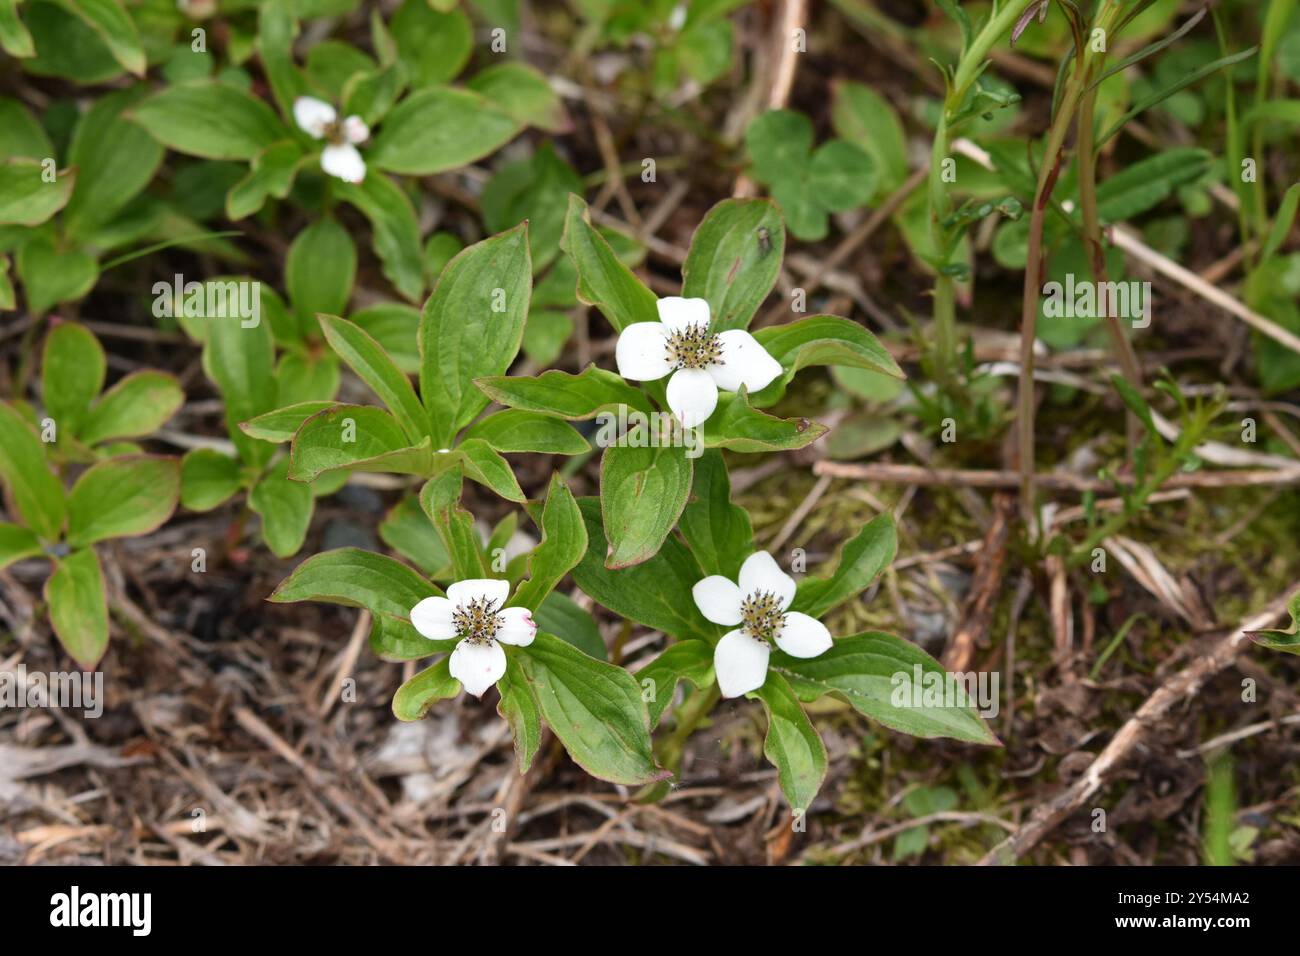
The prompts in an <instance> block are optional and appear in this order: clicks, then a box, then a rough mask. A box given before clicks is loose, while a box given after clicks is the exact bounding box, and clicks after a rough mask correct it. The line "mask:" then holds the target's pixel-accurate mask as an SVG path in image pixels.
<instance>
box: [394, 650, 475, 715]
mask: <svg viewBox="0 0 1300 956" xmlns="http://www.w3.org/2000/svg"><path fill="white" fill-rule="evenodd" d="M450 661H451V658H450V657H444V658H443V659H442V660H440V661H438V663H436V664H434V665H432V666H430V667H426V668H425V669H424V670H422V671H420V673H418V674H416V675H415V676H414V677H412V678H411V679H410V680H408V681H407V682H406V683H405V684H403V685H402V686H401V687H399V688H397V693H396V694H394V695H393V715H394V716H395V717H396V718H397V719H398V720H419V719H420V718H421V717H423V716H424V715H425V714H426V713H428V711H429V708H430V707H432V706H433V704H434V703H436V702H437V701H440V700H445V699H447V698H448V697H455V696H456V695H457V694H459V693H460V681H458V680H456V678H454V677H452V676H451V665H450Z"/></svg>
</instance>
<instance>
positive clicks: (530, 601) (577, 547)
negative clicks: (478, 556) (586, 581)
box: [510, 475, 587, 611]
mask: <svg viewBox="0 0 1300 956" xmlns="http://www.w3.org/2000/svg"><path fill="white" fill-rule="evenodd" d="M541 528H542V540H541V542H540V543H539V544H538V545H537V547H536V548H534V549H533V553H532V554H531V555H530V556H529V558H528V579H527V580H525V581H523V582H521V583H520V585H519V588H518V590H516V591H515V596H514V599H513V600H512V601H511V602H510V603H511V604H513V605H516V606H518V607H526V608H528V609H529V610H531V611H536V610H537V609H538V608H539V607H540V606H541V604H542V602H543V601H544V600H545V599H546V597H547V595H549V594H550V593H551V591H552V590H554V588H555V586H556V585H557V584H559V583H560V581H561V580H563V578H564V576H565V575H566V574H568V573H569V572H570V571H571V570H573V568H575V567H576V566H577V565H578V562H580V561H581V560H582V558H583V555H585V554H586V553H587V529H586V526H585V525H584V524H583V520H582V512H581V511H580V510H578V503H577V501H575V500H574V498H573V493H572V492H571V491H569V488H568V486H567V485H566V484H565V483H564V481H563V480H562V479H561V478H560V476H559V475H552V476H551V484H550V487H549V488H547V490H546V506H545V507H544V508H543V509H542V520H541Z"/></svg>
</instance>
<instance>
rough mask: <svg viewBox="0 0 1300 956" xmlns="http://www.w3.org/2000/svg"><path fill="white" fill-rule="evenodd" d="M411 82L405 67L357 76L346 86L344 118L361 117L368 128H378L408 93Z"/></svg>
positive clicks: (344, 89)
mask: <svg viewBox="0 0 1300 956" xmlns="http://www.w3.org/2000/svg"><path fill="white" fill-rule="evenodd" d="M408 78H409V75H408V71H407V69H406V67H405V66H404V65H403V64H401V63H392V64H390V65H388V66H386V67H383V68H382V69H372V70H369V71H367V72H365V73H356V74H353V76H352V77H351V78H350V79H349V80H348V81H347V83H345V84H344V86H343V97H342V99H343V115H344V116H360V117H361V118H362V120H364V121H365V123H366V125H367V126H371V127H373V126H377V125H378V124H379V122H380V121H381V120H382V119H383V118H384V117H385V116H386V115H388V111H389V110H391V109H392V108H393V104H394V103H396V102H397V98H398V97H399V96H401V95H402V93H403V91H405V89H406V82H407V79H408Z"/></svg>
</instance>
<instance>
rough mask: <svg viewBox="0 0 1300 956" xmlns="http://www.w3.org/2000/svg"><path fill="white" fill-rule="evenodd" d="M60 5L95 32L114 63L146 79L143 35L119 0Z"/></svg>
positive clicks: (63, 1)
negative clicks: (141, 40)
mask: <svg viewBox="0 0 1300 956" xmlns="http://www.w3.org/2000/svg"><path fill="white" fill-rule="evenodd" d="M59 5H60V6H62V7H63V8H64V9H66V10H68V11H69V12H70V13H73V14H75V15H76V16H77V17H78V18H79V19H81V20H82V22H84V23H85V24H86V26H88V27H90V28H91V29H92V30H94V31H95V33H96V34H97V35H98V36H99V38H100V39H101V40H103V41H104V45H105V46H106V47H108V50H109V52H110V53H112V54H113V59H115V60H117V62H118V63H121V64H122V66H123V67H125V68H126V69H127V70H129V71H130V72H132V73H134V74H135V75H136V76H144V70H145V59H144V47H143V46H141V45H140V31H139V30H137V29H136V26H135V21H134V20H132V19H131V15H130V14H129V13H127V12H126V10H125V9H123V7H122V5H121V4H120V3H118V2H117V0H59Z"/></svg>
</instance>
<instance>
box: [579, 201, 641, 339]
mask: <svg viewBox="0 0 1300 956" xmlns="http://www.w3.org/2000/svg"><path fill="white" fill-rule="evenodd" d="M560 248H561V249H563V250H564V251H565V252H566V253H568V255H569V258H570V259H572V260H573V264H574V266H575V267H576V268H577V270H578V298H579V299H580V300H582V301H583V302H585V303H586V304H587V305H594V306H596V308H598V309H600V311H601V313H602V314H603V315H604V316H605V318H607V319H608V320H609V322H610V324H611V325H612V326H614V331H616V332H621V331H623V329H625V328H627V327H628V326H629V325H631V324H632V323H634V322H658V321H659V305H658V301H659V300H658V299H657V298H656V297H655V294H654V293H653V292H651V291H650V290H649V289H648V288H647V287H646V286H645V284H644V283H642V282H641V280H640V279H638V278H637V277H636V276H634V275H633V274H632V270H631V269H629V268H628V267H627V266H626V265H624V263H623V261H622V260H621V259H619V257H618V254H617V253H615V252H614V250H613V249H612V248H610V245H609V243H608V242H606V241H605V238H604V236H602V235H601V234H600V233H599V232H597V231H596V229H595V228H594V227H593V226H592V225H591V216H590V213H589V212H588V210H587V204H586V203H585V202H584V201H583V199H582V197H581V196H578V195H572V194H571V195H570V196H569V213H568V216H567V217H566V219H565V225H564V236H563V237H562V238H561V239H560Z"/></svg>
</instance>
